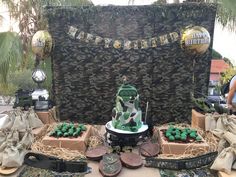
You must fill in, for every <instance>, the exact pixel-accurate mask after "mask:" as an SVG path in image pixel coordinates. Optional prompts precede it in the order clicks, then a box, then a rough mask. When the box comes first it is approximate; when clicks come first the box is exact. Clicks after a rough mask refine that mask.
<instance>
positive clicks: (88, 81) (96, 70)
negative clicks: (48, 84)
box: [45, 3, 215, 124]
mask: <svg viewBox="0 0 236 177" xmlns="http://www.w3.org/2000/svg"><path fill="white" fill-rule="evenodd" d="M45 12H46V16H47V18H48V22H49V32H50V33H51V34H52V37H53V39H54V43H55V46H54V50H53V52H52V59H53V66H52V67H53V74H54V76H53V78H54V79H53V90H54V98H55V101H56V104H57V105H58V108H59V115H60V118H61V120H64V119H71V120H78V121H80V122H87V123H97V124H103V123H106V122H107V121H109V120H111V110H112V108H113V107H114V106H115V94H116V92H117V88H118V87H119V85H120V84H121V81H122V79H121V78H122V76H123V75H126V76H127V77H128V80H129V81H130V83H131V84H133V85H134V86H136V87H137V89H138V91H139V94H140V97H141V102H142V103H141V108H142V110H143V112H145V106H146V102H149V109H148V118H149V119H152V120H153V122H154V123H164V122H170V121H180V122H182V121H186V120H189V119H190V117H191V97H190V96H191V93H193V91H194V90H197V91H199V92H202V93H205V94H206V93H207V87H208V80H209V71H210V69H209V68H210V59H211V54H210V53H211V48H210V49H209V50H208V52H207V53H205V54H204V55H201V56H191V55H187V54H185V53H184V51H182V50H181V47H180V42H179V40H178V41H176V42H170V43H169V44H165V45H160V43H161V41H158V47H154V48H152V47H149V48H147V49H130V50H125V49H123V48H121V49H115V48H113V47H112V46H110V47H109V48H104V45H96V44H94V43H90V42H85V41H80V40H77V39H72V38H70V37H69V35H68V34H67V33H68V26H74V27H76V28H77V29H78V30H79V31H84V32H86V33H89V34H92V35H98V36H101V37H103V38H112V39H120V40H126V39H129V40H138V39H147V38H152V37H154V36H161V35H165V34H168V33H171V32H178V33H181V30H182V29H183V28H184V27H186V26H189V25H200V26H203V27H205V28H206V29H207V30H208V31H209V32H210V34H211V36H213V28H214V20H215V6H214V5H209V4H208V5H207V4H194V3H186V4H175V5H163V6H128V7H119V6H107V7H81V8H72V7H47V8H46V11H45ZM168 40H169V41H171V39H170V36H168Z"/></svg>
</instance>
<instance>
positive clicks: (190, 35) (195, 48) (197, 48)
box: [181, 26, 211, 54]
mask: <svg viewBox="0 0 236 177" xmlns="http://www.w3.org/2000/svg"><path fill="white" fill-rule="evenodd" d="M210 42H211V36H210V34H209V32H208V31H207V29H206V28H204V27H201V26H194V27H189V28H186V29H185V30H184V32H183V33H182V37H181V48H182V49H183V50H185V51H186V52H188V53H191V54H203V53H205V52H206V51H207V49H208V48H209V46H210Z"/></svg>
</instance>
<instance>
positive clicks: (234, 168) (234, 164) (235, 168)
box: [232, 160, 236, 170]
mask: <svg viewBox="0 0 236 177" xmlns="http://www.w3.org/2000/svg"><path fill="white" fill-rule="evenodd" d="M232 169H233V170H236V160H235V161H234V163H233V166H232Z"/></svg>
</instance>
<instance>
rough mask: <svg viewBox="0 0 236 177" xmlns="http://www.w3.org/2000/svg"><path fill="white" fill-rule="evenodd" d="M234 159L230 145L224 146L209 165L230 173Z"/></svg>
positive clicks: (214, 168) (213, 168)
mask: <svg viewBox="0 0 236 177" xmlns="http://www.w3.org/2000/svg"><path fill="white" fill-rule="evenodd" d="M234 160H235V153H234V149H233V148H232V147H228V148H225V149H224V150H223V151H222V152H221V153H220V154H219V155H218V157H217V158H216V159H215V161H214V163H213V164H212V166H211V169H212V170H217V171H223V172H226V173H227V174H230V172H231V167H232V165H233V162H234Z"/></svg>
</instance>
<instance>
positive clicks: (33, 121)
mask: <svg viewBox="0 0 236 177" xmlns="http://www.w3.org/2000/svg"><path fill="white" fill-rule="evenodd" d="M27 117H28V120H29V127H30V128H32V129H34V128H38V127H42V126H43V123H42V121H41V120H40V119H39V117H38V115H37V114H36V113H35V112H34V110H33V108H30V109H29V113H28V116H27Z"/></svg>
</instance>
